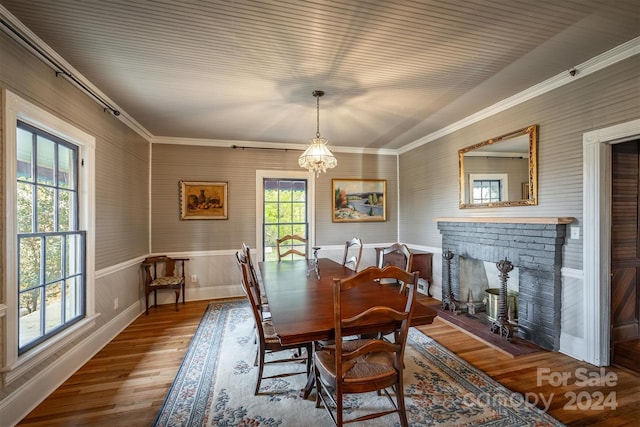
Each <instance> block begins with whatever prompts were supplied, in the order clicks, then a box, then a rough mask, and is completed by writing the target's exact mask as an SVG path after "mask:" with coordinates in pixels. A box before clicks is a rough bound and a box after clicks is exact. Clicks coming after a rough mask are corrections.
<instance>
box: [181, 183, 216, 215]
mask: <svg viewBox="0 0 640 427" xmlns="http://www.w3.org/2000/svg"><path fill="white" fill-rule="evenodd" d="M180 219H181V220H183V219H227V183H226V182H207V181H180Z"/></svg>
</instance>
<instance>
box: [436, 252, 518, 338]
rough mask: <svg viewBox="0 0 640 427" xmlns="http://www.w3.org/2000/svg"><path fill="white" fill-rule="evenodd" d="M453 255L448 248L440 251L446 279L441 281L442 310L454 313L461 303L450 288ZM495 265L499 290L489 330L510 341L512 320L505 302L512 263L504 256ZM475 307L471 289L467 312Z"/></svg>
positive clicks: (471, 312)
mask: <svg viewBox="0 0 640 427" xmlns="http://www.w3.org/2000/svg"><path fill="white" fill-rule="evenodd" d="M453 257H454V254H453V252H451V251H450V250H446V251H444V252H442V259H443V260H444V263H445V272H446V280H444V281H443V282H442V310H447V309H448V310H450V311H451V312H452V313H454V314H459V313H461V312H462V304H461V303H460V302H459V301H458V300H456V297H455V295H454V293H453V290H452V288H451V260H452V259H453ZM496 267H497V268H498V271H499V273H498V277H499V278H500V290H499V291H500V292H499V295H498V310H497V313H496V315H495V319H490V320H492V322H491V325H490V330H491V332H493V333H496V334H499V335H500V336H501V337H503V338H504V339H505V340H507V341H511V339H512V338H513V329H514V322H512V321H511V319H510V316H509V314H510V313H509V308H510V307H509V306H508V304H507V280H508V279H509V272H511V271H512V270H513V263H512V262H511V261H509V260H508V259H506V258H505V259H503V260H500V261H498V262H497V263H496ZM477 309H478V305H477V304H476V303H475V302H474V301H473V298H472V296H471V291H469V297H468V301H467V304H466V310H467V312H468V313H469V314H475V313H476V310H477Z"/></svg>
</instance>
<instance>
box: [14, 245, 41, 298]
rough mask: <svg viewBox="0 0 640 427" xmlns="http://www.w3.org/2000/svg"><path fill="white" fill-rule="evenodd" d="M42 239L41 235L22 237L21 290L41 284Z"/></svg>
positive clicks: (19, 267)
mask: <svg viewBox="0 0 640 427" xmlns="http://www.w3.org/2000/svg"><path fill="white" fill-rule="evenodd" d="M41 248H42V240H41V239H40V237H29V238H24V239H20V247H19V251H20V254H19V259H20V264H19V266H18V284H19V285H18V286H19V289H20V290H23V289H28V288H32V287H34V286H38V285H39V284H40V282H41V281H40V262H41V255H40V254H41V252H40V250H41Z"/></svg>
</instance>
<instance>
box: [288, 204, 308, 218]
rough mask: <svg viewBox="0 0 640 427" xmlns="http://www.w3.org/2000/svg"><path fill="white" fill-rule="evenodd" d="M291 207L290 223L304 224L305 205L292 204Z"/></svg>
mask: <svg viewBox="0 0 640 427" xmlns="http://www.w3.org/2000/svg"><path fill="white" fill-rule="evenodd" d="M292 207H293V216H292V222H306V218H307V216H306V214H305V207H306V205H305V204H304V203H294V204H293V206H292Z"/></svg>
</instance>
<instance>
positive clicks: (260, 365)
mask: <svg viewBox="0 0 640 427" xmlns="http://www.w3.org/2000/svg"><path fill="white" fill-rule="evenodd" d="M264 352H265V350H264V348H263V347H262V346H260V351H259V353H260V363H259V364H258V379H257V381H256V390H255V391H254V393H253V394H254V395H256V396H257V395H258V392H259V391H260V383H261V382H262V372H263V370H264Z"/></svg>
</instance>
